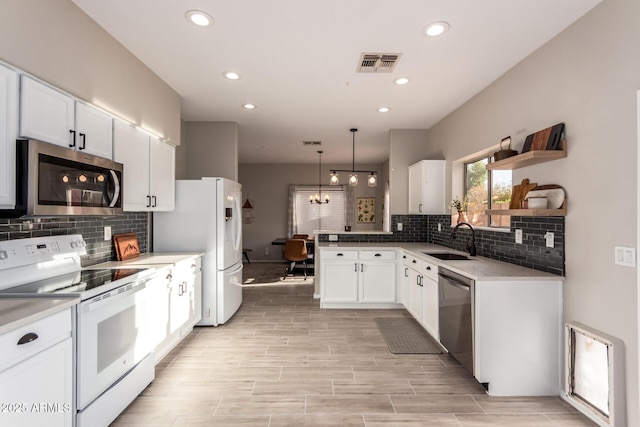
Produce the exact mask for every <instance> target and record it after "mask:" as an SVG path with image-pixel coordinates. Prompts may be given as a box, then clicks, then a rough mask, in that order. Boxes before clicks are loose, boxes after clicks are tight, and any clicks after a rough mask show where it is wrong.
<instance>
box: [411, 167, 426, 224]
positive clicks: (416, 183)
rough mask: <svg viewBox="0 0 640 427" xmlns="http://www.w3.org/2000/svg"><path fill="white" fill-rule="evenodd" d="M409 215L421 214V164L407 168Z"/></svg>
mask: <svg viewBox="0 0 640 427" xmlns="http://www.w3.org/2000/svg"><path fill="white" fill-rule="evenodd" d="M409 213H410V214H420V213H423V212H422V163H416V164H415V165H411V166H409Z"/></svg>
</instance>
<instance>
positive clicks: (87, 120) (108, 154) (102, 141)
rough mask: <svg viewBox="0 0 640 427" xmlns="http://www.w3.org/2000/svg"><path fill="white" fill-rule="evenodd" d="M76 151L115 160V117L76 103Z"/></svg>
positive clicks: (81, 103) (84, 104)
mask: <svg viewBox="0 0 640 427" xmlns="http://www.w3.org/2000/svg"><path fill="white" fill-rule="evenodd" d="M75 107H76V127H75V131H76V144H75V145H76V146H75V147H74V148H75V149H76V150H81V151H83V152H86V153H89V154H93V155H94V156H99V157H104V158H106V159H112V158H113V117H112V116H110V115H109V114H107V113H105V112H104V111H102V110H99V109H97V108H95V107H93V106H91V105H89V104H86V103H84V102H76V103H75Z"/></svg>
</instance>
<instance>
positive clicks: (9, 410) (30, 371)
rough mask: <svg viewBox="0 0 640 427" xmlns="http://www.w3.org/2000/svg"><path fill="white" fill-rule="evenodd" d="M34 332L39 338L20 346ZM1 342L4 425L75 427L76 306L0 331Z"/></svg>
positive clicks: (0, 417)
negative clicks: (73, 323)
mask: <svg viewBox="0 0 640 427" xmlns="http://www.w3.org/2000/svg"><path fill="white" fill-rule="evenodd" d="M35 331H37V335H36V337H37V338H36V339H35V340H33V341H31V342H28V343H26V344H23V345H19V346H18V345H16V343H17V342H18V340H19V339H20V337H23V336H25V335H26V334H29V333H34V334H35ZM0 345H1V347H2V348H3V351H2V355H0V385H1V386H0V404H1V405H2V407H1V408H0V425H2V426H12V427H40V426H60V427H71V425H72V423H73V418H74V417H73V415H74V412H73V409H74V408H73V405H72V400H73V349H72V347H73V346H72V338H71V309H67V310H64V311H62V312H59V313H56V314H53V315H51V316H49V317H46V318H44V319H41V320H38V321H36V322H33V323H32V324H30V325H27V326H25V327H22V328H20V330H16V331H11V332H7V333H6V334H3V335H0Z"/></svg>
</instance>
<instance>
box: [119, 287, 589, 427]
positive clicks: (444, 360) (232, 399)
mask: <svg viewBox="0 0 640 427" xmlns="http://www.w3.org/2000/svg"><path fill="white" fill-rule="evenodd" d="M383 316H393V317H403V316H409V314H408V313H407V312H406V311H404V310H321V309H320V308H319V303H318V301H317V300H314V299H313V284H312V283H310V284H308V285H294V286H292V285H283V286H264V285H261V286H255V287H245V288H244V302H243V304H242V306H241V307H240V309H239V310H238V312H237V313H236V315H235V316H234V317H233V318H232V319H231V320H230V321H229V322H228V323H227V324H225V325H223V326H220V327H216V328H214V327H197V328H195V329H194V331H193V332H192V333H191V334H190V335H189V336H188V337H187V338H186V339H185V340H184V341H183V342H182V343H181V344H180V345H179V346H178V347H176V348H175V349H174V350H173V351H172V352H171V353H170V354H169V355H167V357H166V358H165V359H163V360H162V361H161V363H160V364H159V365H158V366H157V367H156V379H155V380H154V381H153V383H152V384H151V385H149V387H147V389H146V390H145V391H144V392H143V393H142V394H141V395H140V396H139V397H138V398H137V399H136V400H135V401H134V402H133V403H132V404H131V405H130V406H129V407H128V408H127V409H126V410H125V411H124V412H123V413H122V414H121V415H120V417H118V418H117V419H116V420H115V422H114V423H113V424H112V426H115V427H130V426H136V427H145V426H154V427H158V426H171V427H182V426H256V427H275V426H296V427H299V426H341V427H348V426H363V427H373V426H376V427H378V426H403V427H410V426H412V427H413V426H416V427H417V426H420V427H424V426H433V427H437V426H443V427H445V426H446V427H486V426H505V427H506V426H509V427H519V426H531V427H533V426H536V427H538V426H567V427H568V426H571V427H575V426H595V424H593V423H592V422H591V421H589V420H588V419H587V418H586V417H584V416H583V415H581V414H579V413H577V412H576V411H575V410H574V409H573V408H572V407H571V406H569V405H568V404H567V403H566V402H564V401H563V400H562V399H560V398H559V397H555V396H551V397H514V398H503V397H491V396H488V395H487V394H486V393H485V390H484V388H483V387H482V386H480V385H479V384H478V383H477V382H476V381H475V379H474V378H473V377H472V376H471V375H470V374H468V373H467V372H466V371H465V370H464V369H462V368H461V367H460V365H459V364H458V363H457V362H456V361H455V360H454V359H452V358H450V357H449V356H447V355H394V354H392V353H390V352H389V350H388V348H387V346H386V344H385V342H384V339H383V338H382V335H381V334H380V333H379V331H378V328H377V326H376V324H375V322H374V321H373V319H374V318H376V317H383Z"/></svg>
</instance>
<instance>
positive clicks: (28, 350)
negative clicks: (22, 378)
mask: <svg viewBox="0 0 640 427" xmlns="http://www.w3.org/2000/svg"><path fill="white" fill-rule="evenodd" d="M30 334H35V335H30ZM23 337H24V339H23ZM29 337H31V339H32V341H31V342H26V343H25V344H18V342H19V341H20V340H21V339H23V341H28V339H29ZM69 337H71V309H66V310H63V311H60V312H58V313H56V314H52V315H51V316H48V317H45V318H44V319H40V320H37V321H35V322H33V323H30V324H28V325H25V326H23V327H21V328H18V329H15V330H13V331H11V332H7V333H5V334H2V335H0V348H1V349H2V352H0V371H3V370H4V369H6V368H9V367H10V366H12V365H14V364H16V363H18V362H20V361H22V360H25V359H27V358H28V357H31V356H33V355H34V354H36V353H38V352H41V351H43V350H45V349H47V348H49V347H51V346H52V345H54V344H56V343H57V342H60V341H62V340H64V339H65V338H69Z"/></svg>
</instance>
